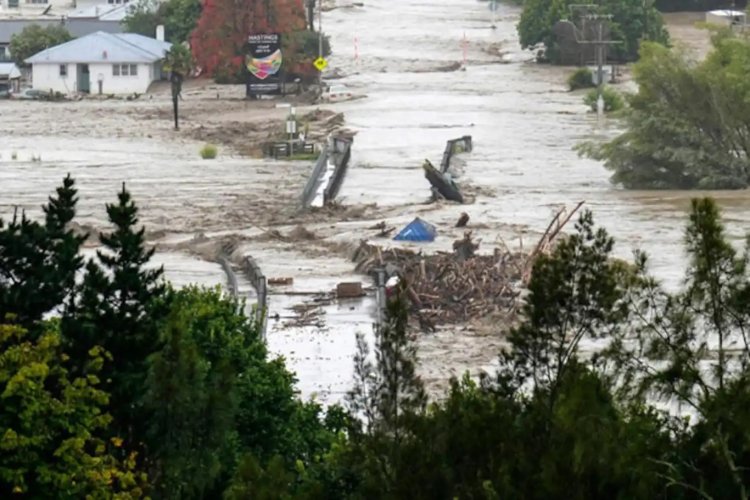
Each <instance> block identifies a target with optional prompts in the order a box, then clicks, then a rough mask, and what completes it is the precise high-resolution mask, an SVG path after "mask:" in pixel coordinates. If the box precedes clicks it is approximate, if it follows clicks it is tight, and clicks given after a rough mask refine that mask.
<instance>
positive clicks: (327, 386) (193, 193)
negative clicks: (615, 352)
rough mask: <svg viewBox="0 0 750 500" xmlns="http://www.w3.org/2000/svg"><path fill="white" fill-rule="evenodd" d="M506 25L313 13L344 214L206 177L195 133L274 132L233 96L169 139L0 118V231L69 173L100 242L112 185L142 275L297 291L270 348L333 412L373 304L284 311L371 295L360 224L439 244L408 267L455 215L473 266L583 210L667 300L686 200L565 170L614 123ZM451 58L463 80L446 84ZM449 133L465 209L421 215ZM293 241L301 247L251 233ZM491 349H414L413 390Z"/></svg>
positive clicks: (147, 114) (279, 293) (273, 190)
mask: <svg viewBox="0 0 750 500" xmlns="http://www.w3.org/2000/svg"><path fill="white" fill-rule="evenodd" d="M517 18H518V9H517V8H514V7H508V6H502V7H501V10H500V12H499V13H498V19H497V29H495V30H492V29H490V19H491V13H490V11H489V10H488V9H487V6H486V3H484V2H471V1H468V2H467V1H466V0H443V1H441V2H437V3H435V2H433V3H426V2H423V1H421V0H399V1H398V2H393V1H391V0H368V1H367V2H365V4H364V7H352V8H339V9H335V10H332V11H329V12H326V13H325V14H324V20H323V21H324V30H325V31H326V32H327V33H329V34H330V35H331V42H332V46H333V47H334V49H335V53H334V54H333V55H332V56H331V58H330V64H331V67H332V68H334V69H336V70H338V71H340V72H341V73H342V74H343V75H344V78H343V79H341V80H340V82H342V83H343V84H345V85H346V86H348V87H351V89H352V90H353V91H355V92H357V93H360V94H364V95H366V97H365V98H363V99H359V100H356V101H351V102H346V103H341V104H335V105H326V106H323V107H324V108H328V109H330V110H333V111H335V112H343V113H344V115H345V117H346V127H347V128H349V129H351V130H353V131H355V132H356V136H355V139H354V148H353V156H352V166H351V169H350V171H349V174H348V177H347V178H346V180H345V182H344V185H343V188H342V191H341V195H340V198H341V201H342V204H343V205H344V207H345V208H341V209H339V210H332V211H322V212H317V213H314V214H299V213H298V212H297V208H298V207H297V205H298V197H299V195H300V194H301V192H302V188H303V185H304V183H305V180H306V177H307V175H308V174H309V172H310V169H311V165H309V164H307V163H305V162H294V163H289V162H276V161H264V160H255V159H248V158H245V157H241V156H239V155H237V154H235V153H236V151H234V150H232V149H230V150H222V152H221V153H220V155H219V158H218V159H217V160H214V161H210V162H207V161H203V160H201V159H200V158H199V156H198V153H197V152H198V150H199V148H200V146H201V145H202V143H203V139H201V137H203V136H201V135H200V134H199V133H196V130H200V128H201V127H202V126H211V127H216V126H217V125H216V124H217V123H219V122H222V123H230V124H231V125H232V126H231V127H230V128H229V130H231V131H233V132H231V133H232V134H237V138H238V139H237V140H236V141H233V143H235V144H239V143H241V142H242V140H243V139H242V138H243V137H245V136H243V134H247V135H246V136H247V137H248V138H250V137H254V138H255V139H257V138H258V137H259V136H260V135H258V134H261V135H262V134H266V133H267V129H266V128H264V127H265V125H264V123H266V122H269V121H270V120H276V121H279V120H281V119H282V117H283V113H284V111H283V110H279V109H276V108H274V107H273V106H271V105H269V104H268V103H260V104H259V103H245V102H242V101H239V100H228V99H239V97H240V96H241V92H240V91H241V89H240V88H238V87H226V88H219V89H218V90H215V89H214V88H212V89H211V90H210V91H204V92H202V93H200V92H198V91H196V92H194V93H192V94H191V93H190V92H187V93H186V96H185V101H186V103H187V104H185V109H186V115H185V116H186V124H185V127H184V129H185V131H186V132H185V133H175V132H173V131H171V122H170V121H169V110H170V103H169V100H168V99H167V98H166V94H164V93H162V94H158V95H156V96H154V98H153V100H148V101H144V102H140V103H130V102H125V101H123V102H115V103H113V102H99V101H82V102H69V103H62V104H50V103H37V102H34V103H29V102H23V103H17V102H16V103H6V102H0V137H1V139H0V186H2V188H3V189H2V195H0V215H3V216H7V215H8V214H10V213H11V212H12V210H13V208H14V207H15V206H20V207H21V208H24V209H27V210H29V213H31V214H32V215H38V214H39V206H40V205H41V204H42V203H43V202H44V201H45V199H46V197H47V195H48V194H49V193H50V192H51V191H52V189H53V188H54V186H55V185H56V184H57V183H59V181H60V179H61V178H62V177H63V176H64V175H65V173H67V172H70V173H72V174H73V175H74V176H75V177H76V179H77V180H78V187H79V189H80V197H81V206H80V218H79V222H80V223H81V224H82V225H83V226H84V229H86V230H93V231H95V230H99V229H102V228H104V227H105V212H104V203H106V202H111V201H112V200H114V199H115V193H116V191H117V190H118V189H119V188H120V186H121V184H122V182H127V185H128V187H129V189H131V190H132V192H133V195H134V197H135V198H136V201H137V202H138V203H139V206H140V207H141V222H143V223H145V224H146V225H147V231H148V234H149V237H150V241H152V242H153V243H155V244H157V247H158V248H159V254H158V259H157V260H158V261H159V262H160V263H163V264H164V266H165V269H166V272H167V276H168V278H170V279H172V280H175V281H176V282H177V284H178V285H184V284H186V283H188V282H198V283H201V284H206V285H210V286H213V285H216V284H224V283H225V277H224V275H223V273H222V271H221V268H220V266H218V264H216V263H215V262H213V260H214V259H215V257H216V255H217V252H218V251H219V250H220V249H222V248H225V247H226V246H227V245H228V244H229V243H231V250H232V252H233V255H234V256H235V257H236V258H235V261H238V260H239V258H240V257H242V256H243V255H252V256H253V257H255V258H256V259H257V261H258V263H259V264H260V266H261V268H262V269H263V271H264V272H265V274H266V275H267V276H268V277H292V278H294V285H293V286H292V287H271V297H270V303H269V306H270V311H269V316H270V318H271V319H270V320H269V325H268V344H269V346H270V348H271V350H272V351H273V352H275V353H277V354H280V355H283V356H285V357H286V358H287V360H288V362H289V366H290V367H291V368H292V369H293V370H294V371H296V372H297V374H298V378H299V380H300V382H299V387H300V390H301V393H302V395H303V396H305V397H308V396H311V395H316V397H317V398H318V399H319V400H321V401H323V402H335V401H339V400H340V399H341V397H342V395H343V394H344V392H345V391H346V388H347V387H348V383H349V381H350V380H351V372H352V368H351V365H352V362H351V357H352V354H353V348H354V334H355V333H356V332H357V331H362V332H369V331H371V323H372V321H373V315H372V312H373V301H372V298H371V296H370V297H368V298H366V299H364V300H358V301H341V302H337V301H328V302H321V303H318V304H313V306H314V307H310V308H311V309H316V310H318V311H317V312H315V313H314V315H313V316H314V318H313V320H311V321H306V322H303V323H305V324H300V321H299V316H300V312H299V311H301V310H307V309H306V308H308V306H309V303H310V302H311V300H313V299H312V298H311V297H313V296H314V295H311V294H315V293H318V294H325V293H330V292H331V290H333V288H335V286H336V284H337V283H338V282H340V281H362V282H363V283H365V285H369V280H368V278H367V277H366V276H358V275H355V274H353V265H352V263H351V262H350V261H349V259H348V257H349V252H350V250H351V248H353V246H354V245H355V244H356V243H357V242H358V241H359V240H361V239H364V238H368V237H369V236H370V235H372V232H368V231H366V229H365V228H367V227H369V226H372V225H373V223H374V222H378V221H381V220H387V221H388V223H389V225H394V226H399V227H400V226H401V225H403V224H405V223H407V222H409V221H410V220H411V219H412V218H414V217H415V216H417V215H418V216H420V217H422V218H424V219H426V220H428V221H429V222H431V223H433V224H435V225H436V226H437V227H438V233H439V236H438V239H437V240H436V242H435V243H434V244H430V245H426V246H425V250H426V251H431V250H437V249H439V250H445V249H448V248H450V245H451V243H452V241H453V240H454V239H455V238H457V237H459V236H460V235H461V233H462V230H459V229H455V228H453V226H454V224H455V221H456V220H457V219H458V216H459V215H460V214H461V212H467V213H468V214H469V215H470V216H471V224H470V229H473V230H474V234H475V237H477V238H479V239H481V240H482V249H484V250H486V251H490V250H491V249H492V246H493V244H494V243H495V242H498V241H500V238H502V239H503V240H504V241H505V242H507V243H508V244H509V245H510V246H516V247H517V246H518V245H520V244H521V241H523V244H524V245H525V246H529V245H532V244H534V243H535V242H536V237H538V233H539V232H541V231H542V230H543V229H544V227H545V226H546V225H547V223H548V222H549V220H550V218H551V216H552V215H553V213H554V212H556V211H557V210H558V209H559V207H560V206H562V205H567V206H572V205H574V204H575V203H577V202H578V201H580V200H585V201H586V204H585V206H586V207H588V208H590V209H592V210H593V211H594V214H595V217H596V220H597V222H599V223H600V224H602V225H604V226H605V227H607V229H609V231H610V232H611V233H612V234H613V235H614V236H615V237H616V238H617V242H618V244H617V247H616V248H617V253H618V255H620V256H623V257H629V256H630V254H631V252H632V251H633V250H634V249H636V248H640V249H643V250H645V251H647V252H648V254H649V255H650V256H651V259H652V269H653V271H654V273H655V274H656V275H657V276H658V277H659V278H661V279H663V280H664V281H665V282H666V283H667V284H668V285H669V286H676V285H677V284H678V283H679V278H680V276H681V273H682V267H683V257H682V254H681V250H680V249H681V246H680V242H681V238H682V228H683V226H684V222H685V210H686V208H687V206H688V205H689V200H690V198H691V197H694V196H698V195H699V194H700V193H695V192H676V191H669V192H662V191H648V192H637V191H624V190H621V189H619V188H617V187H615V186H612V185H611V184H610V183H609V180H608V177H609V174H608V172H607V171H606V170H605V169H604V168H603V167H602V165H601V164H600V163H599V162H595V161H591V160H587V159H582V158H579V157H578V156H577V154H576V152H575V151H573V149H572V148H573V146H574V145H575V144H576V143H578V142H580V141H582V140H589V139H596V138H602V137H606V136H611V134H612V133H613V130H612V127H614V126H615V125H614V124H613V123H607V122H606V121H604V122H599V121H597V119H596V117H594V116H592V115H591V114H590V113H588V111H587V108H586V107H585V106H584V105H583V104H582V95H581V94H580V93H570V92H567V88H566V85H565V81H566V76H567V74H568V73H569V71H570V69H566V68H554V67H548V66H538V65H536V64H534V63H533V62H532V61H531V59H532V54H531V53H529V52H523V51H521V50H520V47H519V46H518V42H517V37H516V31H515V23H516V22H517ZM355 39H356V41H357V42H356V44H357V45H356V53H357V54H358V56H359V57H358V58H356V59H355ZM464 55H465V57H466V68H465V71H461V70H456V63H458V62H462V60H463V58H464ZM214 93H217V94H220V95H218V97H219V98H217V96H215V95H213V94H214ZM254 106H257V107H254ZM313 108H314V107H312V108H309V107H308V108H301V110H300V111H298V112H300V113H302V112H309V111H310V110H311V109H313ZM191 110H192V113H191ZM248 123H250V124H252V126H247V124H248ZM243 124H244V125H243ZM221 130H222V131H224V130H225V129H221ZM253 131H255V132H253ZM258 131H260V132H258ZM222 133H229V132H222ZM253 134H255V135H253ZM462 135H471V136H472V137H473V140H474V150H473V151H472V152H471V153H467V154H462V155H460V160H459V161H460V170H461V171H462V172H463V174H462V176H461V178H460V182H461V183H462V185H463V186H465V188H466V190H467V192H468V193H469V194H470V195H471V198H472V203H470V204H468V205H454V204H449V203H438V204H431V205H430V204H427V201H428V198H429V195H430V193H429V184H428V183H427V181H426V180H425V179H424V176H423V172H422V169H421V164H422V162H423V161H424V159H425V158H429V159H430V160H431V161H432V162H433V163H439V161H440V157H441V156H442V151H443V148H444V146H445V141H446V140H448V139H452V138H455V137H459V136H462ZM249 140H250V139H248V141H249ZM711 195H712V196H715V197H717V198H718V199H719V200H720V203H721V205H722V207H723V208H724V209H725V213H726V218H727V220H728V221H729V227H730V231H731V232H732V234H733V235H734V236H736V237H737V238H738V239H739V238H740V237H741V236H742V233H743V231H744V229H745V227H747V222H748V219H750V210H749V208H750V202H749V201H750V200H749V199H748V195H747V192H745V191H735V192H713V193H711ZM298 225H303V226H304V227H305V228H306V230H308V231H310V232H311V233H313V234H314V235H315V237H314V238H312V239H307V240H300V239H294V238H278V237H269V236H268V235H269V234H270V231H271V230H275V231H278V232H279V234H282V235H286V234H288V233H289V232H290V231H292V230H294V228H295V227H297V226H298ZM381 241H383V240H381ZM241 288H243V287H241ZM245 288H246V287H244V288H243V289H245ZM305 317H306V318H308V319H309V317H310V315H309V314H308V315H307V316H305ZM295 318H296V319H295ZM502 342H503V339H502V335H501V334H500V332H499V331H497V329H496V328H494V327H488V326H487V325H482V324H481V321H477V324H472V325H466V326H462V327H456V328H446V329H440V330H439V331H438V332H437V333H435V334H432V335H429V336H424V337H422V338H421V339H420V355H421V357H422V359H423V363H422V373H423V374H424V376H425V378H426V380H427V382H428V383H429V386H430V388H431V389H433V390H435V389H439V388H441V387H444V386H445V384H446V381H447V379H448V377H449V376H451V375H460V374H461V373H463V372H464V371H466V370H470V371H471V372H472V373H476V371H477V370H480V369H482V368H486V367H489V366H491V364H492V362H493V360H494V358H495V356H496V352H497V350H498V349H499V348H500V346H501V345H502Z"/></svg>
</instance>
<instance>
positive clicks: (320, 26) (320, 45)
mask: <svg viewBox="0 0 750 500" xmlns="http://www.w3.org/2000/svg"><path fill="white" fill-rule="evenodd" d="M318 57H323V0H319V3H318ZM318 86H319V87H320V91H321V92H322V91H323V72H322V71H318Z"/></svg>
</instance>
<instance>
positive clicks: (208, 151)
mask: <svg viewBox="0 0 750 500" xmlns="http://www.w3.org/2000/svg"><path fill="white" fill-rule="evenodd" d="M218 153H219V150H218V149H217V148H216V146H214V145H213V144H206V145H205V146H203V147H202V148H201V158H203V159H204V160H213V159H214V158H216V155H217V154H218Z"/></svg>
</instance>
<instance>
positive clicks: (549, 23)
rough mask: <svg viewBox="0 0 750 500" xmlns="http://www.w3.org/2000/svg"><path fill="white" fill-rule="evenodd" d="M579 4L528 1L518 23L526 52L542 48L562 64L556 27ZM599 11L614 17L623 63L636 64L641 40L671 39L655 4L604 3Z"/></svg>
mask: <svg viewBox="0 0 750 500" xmlns="http://www.w3.org/2000/svg"><path fill="white" fill-rule="evenodd" d="M576 4H580V2H577V1H576V0H526V1H525V2H524V4H523V12H522V14H521V19H520V20H519V23H518V34H519V38H520V42H521V46H522V47H523V48H529V49H531V48H535V47H537V46H541V47H542V52H541V54H542V58H543V59H546V60H549V61H551V62H557V61H558V60H559V48H558V44H557V39H556V36H555V34H554V32H553V28H554V26H555V24H556V23H557V22H558V21H560V20H564V19H571V10H570V7H571V6H572V5H576ZM598 11H599V12H601V13H602V14H609V15H611V16H612V19H611V22H610V30H611V38H612V40H618V41H620V42H622V43H621V44H620V45H619V46H616V47H614V48H613V49H612V55H613V56H614V57H616V58H617V59H620V60H635V59H636V58H637V56H638V47H639V44H640V42H641V40H652V41H655V42H659V43H667V42H668V41H669V35H668V34H667V31H666V29H665V28H664V23H663V21H662V18H661V15H660V14H659V12H658V11H657V10H656V9H655V8H654V7H653V2H651V1H646V2H644V1H643V0H602V1H600V2H598Z"/></svg>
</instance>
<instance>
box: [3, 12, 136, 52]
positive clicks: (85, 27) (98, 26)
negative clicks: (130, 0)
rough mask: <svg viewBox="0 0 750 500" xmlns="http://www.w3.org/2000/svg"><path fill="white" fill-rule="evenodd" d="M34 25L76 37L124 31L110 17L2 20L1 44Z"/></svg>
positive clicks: (118, 22) (49, 17) (119, 24)
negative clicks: (61, 30)
mask: <svg viewBox="0 0 750 500" xmlns="http://www.w3.org/2000/svg"><path fill="white" fill-rule="evenodd" d="M114 12H115V11H113V14H114ZM32 24H38V25H40V26H41V27H43V28H44V27H46V26H63V27H64V28H65V29H67V30H68V31H69V32H70V34H71V35H73V36H74V37H81V36H85V35H89V34H91V33H95V32H97V31H106V32H107V33H121V32H122V29H123V28H122V24H121V23H120V21H119V20H110V19H109V17H108V16H100V17H99V18H98V19H94V18H87V17H71V18H67V19H65V18H62V17H51V16H48V17H38V18H33V19H0V44H7V43H10V39H11V37H12V36H13V35H17V34H19V33H21V31H23V29H24V28H25V27H27V26H30V25H32Z"/></svg>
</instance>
